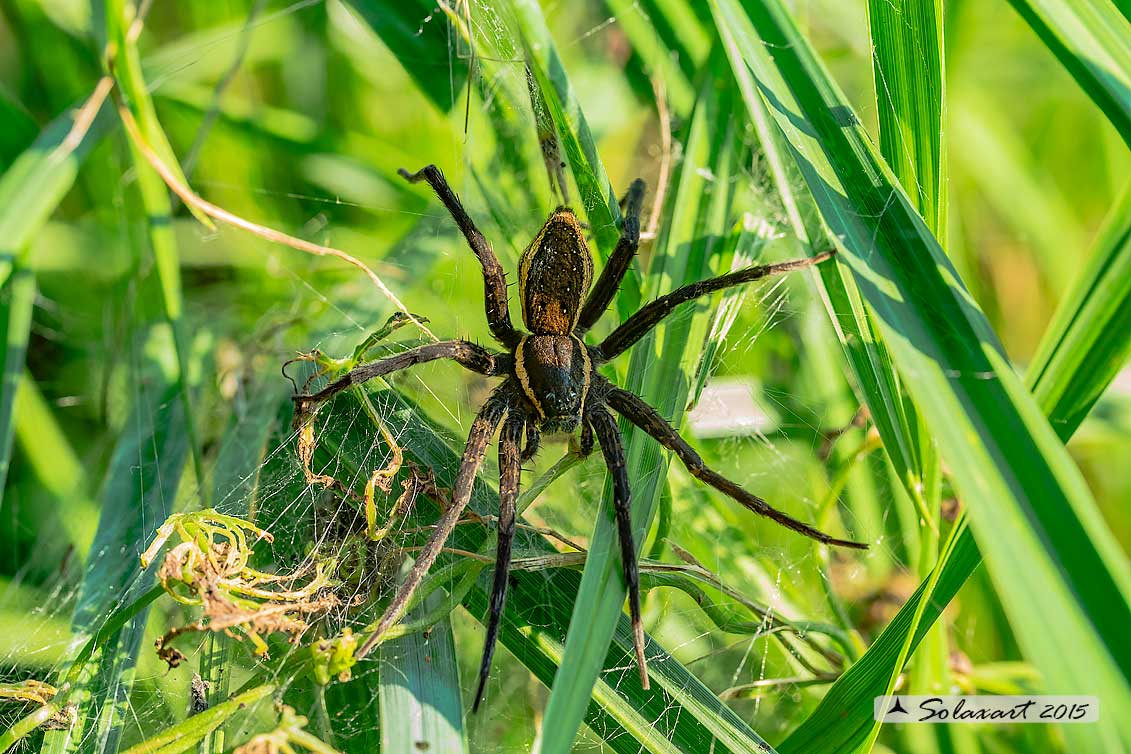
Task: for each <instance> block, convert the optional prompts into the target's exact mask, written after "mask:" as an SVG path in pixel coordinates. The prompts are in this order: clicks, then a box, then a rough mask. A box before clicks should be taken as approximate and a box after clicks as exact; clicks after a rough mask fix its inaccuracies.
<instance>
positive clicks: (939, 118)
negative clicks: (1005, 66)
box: [868, 0, 946, 238]
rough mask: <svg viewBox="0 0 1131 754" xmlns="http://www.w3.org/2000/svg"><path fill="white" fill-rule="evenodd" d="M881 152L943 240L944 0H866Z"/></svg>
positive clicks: (929, 224)
mask: <svg viewBox="0 0 1131 754" xmlns="http://www.w3.org/2000/svg"><path fill="white" fill-rule="evenodd" d="M868 30H869V32H870V34H871V38H872V50H873V57H872V70H873V73H874V76H875V88H876V112H877V114H878V116H879V121H880V154H882V155H883V157H884V160H885V161H887V164H888V166H889V167H891V170H892V173H894V174H895V176H896V178H898V179H899V183H900V185H901V186H903V188H904V191H906V192H907V195H908V197H909V198H910V200H911V203H912V204H913V205H914V206H915V208H916V209H918V210H919V214H920V215H922V217H923V220H924V221H925V222H926V223H927V227H928V228H930V229H931V231H932V232H933V233H934V234H935V236H936V237H938V238H941V237H942V236H941V231H942V230H943V229H944V228H945V227H946V207H945V202H946V193H945V192H946V170H945V165H946V149H945V146H944V143H943V126H944V122H945V121H944V111H945V100H944V99H943V89H944V83H943V47H942V5H941V4H940V3H938V2H936V1H935V0H896V2H883V1H882V0H880V1H879V2H877V0H869V2H868Z"/></svg>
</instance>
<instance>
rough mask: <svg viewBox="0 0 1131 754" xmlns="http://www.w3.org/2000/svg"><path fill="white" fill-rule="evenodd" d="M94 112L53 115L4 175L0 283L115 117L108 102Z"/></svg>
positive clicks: (0, 210) (0, 187)
mask: <svg viewBox="0 0 1131 754" xmlns="http://www.w3.org/2000/svg"><path fill="white" fill-rule="evenodd" d="M103 94H104V93H103ZM89 115H91V116H93V119H92V120H91V121H90V122H89V124H82V123H80V122H79V121H78V118H79V116H80V112H79V111H70V110H69V111H68V112H66V113H65V114H63V115H60V116H59V117H58V118H56V119H55V120H53V121H51V123H50V124H49V125H48V126H47V127H46V128H45V129H44V130H43V132H42V133H41V134H40V135H39V138H37V139H36V140H35V142H34V143H33V144H32V145H31V146H30V147H28V148H27V149H26V150H25V151H24V152H23V154H21V155H20V156H19V157H18V158H17V159H16V161H15V162H14V163H12V166H11V167H9V168H8V170H7V171H5V173H4V175H3V177H2V178H0V283H3V282H5V281H7V279H8V277H9V276H10V275H11V274H12V265H13V263H14V260H15V259H16V258H17V257H19V256H20V255H21V254H23V253H25V251H26V249H27V248H28V246H29V245H30V243H31V240H32V238H33V237H34V236H35V234H36V233H37V232H38V231H39V229H40V228H41V227H43V224H44V223H45V222H47V218H48V217H50V215H51V213H52V212H54V211H55V208H56V207H57V206H59V202H61V201H62V200H63V197H64V196H65V195H66V194H67V192H68V191H70V190H71V186H73V185H74V182H75V176H76V175H77V174H78V170H79V166H80V165H81V164H82V162H83V160H84V159H85V158H86V156H87V155H88V154H89V153H90V150H91V149H93V148H94V145H95V144H97V143H98V141H99V140H100V139H101V138H102V137H103V136H105V135H106V133H107V132H108V131H109V130H110V128H111V126H112V124H113V123H114V119H113V117H112V115H111V112H110V107H109V106H108V105H106V104H105V103H104V102H103V103H101V104H99V103H98V102H95V105H94V111H93V112H91V113H89Z"/></svg>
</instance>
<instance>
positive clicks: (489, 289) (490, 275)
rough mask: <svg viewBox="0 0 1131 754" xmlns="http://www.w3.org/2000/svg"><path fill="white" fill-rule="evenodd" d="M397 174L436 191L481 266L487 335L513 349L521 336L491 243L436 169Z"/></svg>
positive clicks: (433, 166)
mask: <svg viewBox="0 0 1131 754" xmlns="http://www.w3.org/2000/svg"><path fill="white" fill-rule="evenodd" d="M398 172H399V173H400V174H401V177H403V178H404V179H405V180H406V181H408V182H409V183H419V182H420V181H426V182H427V183H428V185H429V186H431V187H432V190H433V191H435V192H436V196H438V197H439V198H440V201H441V202H443V203H444V206H445V207H447V209H448V213H449V214H451V216H452V219H453V220H455V221H456V225H458V226H459V229H460V231H461V232H462V233H463V237H464V238H466V239H467V245H468V246H470V247H471V250H472V251H473V252H475V256H476V257H478V258H479V263H480V264H481V265H482V266H483V292H484V299H485V304H486V309H487V325H488V326H489V327H490V328H491V335H493V336H494V337H495V339H496V340H498V341H499V342H500V343H502V344H503V345H505V346H506V347H507V348H514V347H515V346H516V345H518V341H519V339H520V338H521V337H522V334H521V333H519V331H518V330H516V329H514V325H512V324H511V316H510V311H509V310H508V308H507V279H506V274H505V273H504V272H503V266H502V265H501V264H499V259H498V257H496V256H495V252H494V251H493V250H492V249H491V244H489V243H488V242H487V239H486V238H485V237H484V236H483V234H482V233H480V232H479V228H477V227H475V222H474V221H473V220H472V219H471V217H470V216H469V215H468V214H467V210H465V209H464V208H463V205H462V204H461V203H460V200H459V197H458V196H456V192H455V191H453V190H452V187H451V186H449V185H448V181H447V180H446V179H445V178H444V174H443V173H441V172H440V169H439V168H438V167H436V166H435V165H425V166H424V167H423V168H421V169H420V170H418V171H417V172H415V173H410V172H408V171H407V170H405V169H404V168H401V169H400V170H399V171H398Z"/></svg>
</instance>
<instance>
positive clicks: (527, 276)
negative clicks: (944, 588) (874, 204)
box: [295, 165, 867, 709]
mask: <svg viewBox="0 0 1131 754" xmlns="http://www.w3.org/2000/svg"><path fill="white" fill-rule="evenodd" d="M400 174H401V175H402V176H403V177H404V178H405V179H407V180H408V181H410V182H412V183H417V182H419V181H422V180H423V181H427V183H428V185H430V186H431V187H432V189H433V190H434V191H435V192H436V195H437V196H438V197H439V198H440V201H442V202H443V203H444V206H445V207H447V209H448V212H450V213H451V215H452V218H453V219H454V220H455V221H456V224H457V225H458V226H459V229H460V230H461V231H462V232H463V235H464V237H465V238H466V239H467V243H468V244H469V245H470V246H471V250H472V251H473V252H475V256H476V257H478V258H479V262H480V264H482V266H483V285H484V291H485V297H486V309H487V324H488V325H489V326H490V329H491V335H492V336H494V338H495V339H496V340H497V341H499V342H500V343H502V344H503V346H505V347H506V349H507V351H506V352H505V353H497V352H492V351H489V350H487V349H486V348H483V347H482V346H479V345H477V344H475V343H471V342H468V341H466V340H448V341H442V342H439V343H431V344H428V345H424V346H420V347H418V348H413V349H411V350H408V351H405V352H404V353H400V354H397V355H396V356H390V357H389V358H386V359H381V360H380V361H375V362H373V363H370V364H365V365H363V366H360V367H357V368H356V369H354V370H352V371H350V372H349V373H347V374H346V375H345V376H343V377H342V378H340V379H338V380H337V381H335V382H334V383H333V384H331V385H330V386H328V387H327V388H325V389H324V390H321V391H320V392H317V393H314V394H313V395H296V396H295V402H296V404H297V408H298V410H299V411H300V412H302V413H304V414H305V413H306V412H308V411H309V410H310V408H311V407H312V406H315V405H317V404H319V403H321V402H323V401H326V400H327V399H329V398H330V397H332V396H334V395H336V394H337V393H340V392H341V391H343V390H346V389H347V388H350V387H352V386H354V385H360V384H361V383H363V382H366V381H367V380H371V379H373V378H374V377H381V376H383V375H386V374H389V373H391V372H395V371H397V370H399V369H404V368H405V367H410V366H412V365H414V364H420V363H422V362H425V361H433V360H435V359H452V360H453V361H456V362H458V363H459V364H461V365H463V366H464V367H466V368H467V369H470V370H471V371H473V372H478V373H479V374H482V375H486V376H488V377H502V378H504V379H503V383H502V384H501V385H499V386H498V387H497V388H495V390H494V392H492V393H491V395H490V397H489V398H488V399H487V401H486V402H485V403H484V404H483V407H482V408H481V409H480V410H479V413H478V415H477V416H476V417H475V421H474V423H473V424H472V426H471V432H470V436H469V437H468V440H467V445H466V447H465V449H464V452H463V459H462V461H461V462H460V467H459V471H458V473H457V475H456V481H455V486H454V489H453V491H452V505H451V506H450V507H449V508H448V509H447V510H446V511H444V513H443V515H442V516H441V518H440V521H439V523H438V524H437V525H436V529H435V532H434V533H433V534H432V537H431V539H429V540H428V543H427V544H426V545H425V546H424V548H423V549H422V550H421V551H420V553H419V554H418V556H417V559H416V562H415V564H414V565H413V567H412V570H411V571H410V572H409V574H408V577H407V578H406V579H405V581H404V583H403V585H402V586H401V588H400V590H399V592H398V593H397V595H396V597H394V599H393V601H392V603H391V604H390V605H389V607H388V608H387V609H386V611H385V614H384V615H383V616H382V618H381V620H380V621H379V623H378V625H377V628H376V630H375V631H374V632H373V633H372V634H371V635H370V637H369V639H368V640H367V641H366V642H365V644H364V645H362V647H361V649H360V650H358V653H357V656H358V657H362V656H364V655H365V654H366V653H368V652H369V650H370V649H372V648H373V647H374V646H376V644H377V642H378V641H379V640H380V638H381V636H382V635H383V634H384V633H385V632H386V631H387V630H388V629H389V628H390V627H391V626H392V625H393V624H394V623H395V622H396V621H397V620H398V619H399V618H400V615H401V613H402V612H403V611H404V609H405V607H406V605H407V604H408V600H409V598H410V597H411V596H412V593H413V591H414V590H415V589H416V587H417V586H418V585H419V584H420V582H421V580H422V579H423V578H424V576H425V575H426V574H427V573H428V569H429V568H430V567H431V566H432V563H433V561H435V560H436V557H437V555H439V554H440V551H441V549H442V548H443V546H444V543H445V541H446V540H447V538H448V536H449V535H450V534H451V533H452V530H453V528H454V527H455V525H456V522H457V521H458V520H459V518H460V515H461V514H462V512H463V509H464V507H465V506H466V505H467V503H468V500H469V499H470V497H471V489H472V484H473V483H474V481H475V475H476V473H477V472H478V470H479V467H480V466H481V465H482V463H483V456H484V454H485V452H486V449H487V445H488V443H489V442H490V441H491V437H492V436H493V435H494V434H495V430H496V429H498V427H499V425H500V424H501V425H502V432H501V433H500V438H499V477H500V478H499V529H498V550H497V555H496V558H495V578H494V585H493V587H492V590H491V599H490V608H489V610H490V615H489V618H488V622H487V638H486V645H485V647H484V649H483V658H482V661H481V664H480V668H479V685H478V687H477V689H476V692H475V701H474V706H473V709H478V707H479V702H480V700H481V699H482V697H483V692H484V688H485V686H486V682H487V676H488V673H489V671H490V668H491V658H492V655H493V654H494V650H495V640H496V638H497V636H498V631H499V621H500V619H501V617H502V612H503V604H504V601H505V599H506V592H507V569H508V567H509V564H510V558H511V541H512V539H513V537H514V530H515V499H516V498H517V496H518V486H519V475H520V473H521V464H522V462H523V461H526V460H529V459H530V458H531V457H533V456H534V454H535V453H536V452H537V451H538V441H539V437H540V434H541V433H542V432H555V433H570V434H572V433H574V432H576V431H578V429H579V428H580V431H581V440H580V446H581V452H582V453H583V454H588V453H590V452H591V451H592V449H593V442H594V438H596V441H597V442H598V443H599V444H600V446H601V452H602V454H603V455H604V457H605V463H606V464H607V466H608V468H609V473H610V474H612V477H613V506H614V508H615V510H616V522H617V531H618V533H619V536H620V545H621V558H622V563H623V569H624V579H625V582H627V585H628V600H629V609H630V612H631V616H632V629H633V639H634V643H635V648H636V659H637V663H638V665H639V669H640V680H641V682H642V683H643V684H644V688H648V675H647V669H646V665H645V660H644V631H643V628H642V627H641V624H640V584H639V577H638V573H637V563H636V548H635V546H634V544H633V536H632V528H631V524H630V521H629V483H628V472H627V469H626V467H625V457H624V446H623V442H622V439H621V434H620V431H619V429H618V428H617V423H616V420H615V419H614V418H613V414H612V413H611V412H610V411H609V409H610V408H611V409H613V410H614V411H616V412H617V413H618V414H620V415H621V416H623V417H625V418H626V419H628V420H629V421H630V422H632V423H633V424H635V425H636V426H638V427H640V428H641V429H643V430H644V431H645V432H647V433H648V434H650V435H651V436H652V437H654V438H656V440H657V441H658V442H659V443H660V444H661V445H663V446H664V447H665V448H667V449H668V450H670V451H672V452H673V453H675V454H676V455H677V456H678V457H679V459H680V460H681V461H682V462H683V464H684V465H685V466H686V467H687V470H688V471H689V472H691V474H692V475H693V476H694V477H696V478H697V479H699V480H701V481H703V482H706V483H707V484H709V485H711V486H712V487H714V488H715V489H717V490H719V491H720V492H723V493H724V494H726V495H728V496H729V497H731V498H733V499H734V500H736V501H738V502H739V503H741V504H742V505H743V506H745V507H746V508H749V509H750V510H752V511H753V512H755V513H757V514H759V515H762V516H767V517H769V518H772V519H773V520H774V521H777V522H778V523H779V524H781V525H782V526H785V527H788V528H790V529H793V530H794V531H796V532H799V533H801V534H803V535H805V536H807V537H811V538H813V539H816V540H818V541H820V542H824V543H826V544H830V545H840V546H844V547H854V548H859V549H864V548H866V547H867V545H864V544H862V543H859V542H852V541H849V540H844V539H836V538H834V537H831V536H829V535H828V534H825V533H824V532H821V531H819V530H817V529H815V528H813V527H811V526H809V525H808V524H804V523H802V522H801V521H798V520H797V519H795V518H792V517H790V516H788V515H786V514H785V513H782V512H781V511H779V510H777V509H775V508H772V507H771V506H770V505H769V504H768V503H767V502H766V501H765V500H762V498H760V497H758V496H757V495H753V494H751V493H749V492H747V491H746V490H744V489H742V487H740V486H739V485H737V484H735V483H734V482H732V481H730V480H729V479H726V478H725V477H723V476H722V475H721V474H719V473H717V472H715V471H712V470H711V469H709V468H708V467H707V465H706V464H704V463H703V459H702V458H700V457H699V454H698V453H696V452H695V450H694V449H693V448H692V447H691V446H690V445H688V444H687V442H685V441H684V440H683V439H682V438H681V437H680V436H679V434H677V433H676V431H675V429H673V428H672V426H671V425H670V424H669V423H668V422H667V420H666V419H664V417H663V416H661V415H660V413H659V412H658V411H656V409H654V408H652V407H651V406H649V405H648V404H647V403H645V402H644V401H643V400H641V399H640V398H638V397H637V396H635V395H633V394H632V393H629V392H627V391H625V390H622V389H620V388H619V387H617V386H616V385H614V384H612V383H611V382H609V381H608V380H606V379H605V378H603V377H601V376H600V375H599V374H598V373H597V367H598V366H600V365H601V364H604V363H605V362H607V361H609V360H611V359H614V358H616V357H617V356H619V355H620V354H622V353H624V352H625V351H626V350H628V349H629V348H630V347H631V346H632V345H633V344H634V343H636V341H638V340H640V339H641V338H642V337H644V335H645V334H647V333H648V331H649V330H651V329H652V328H653V327H655V326H656V325H657V324H658V323H659V322H660V321H661V320H662V319H664V318H665V317H667V316H668V315H669V314H671V313H672V312H673V311H674V310H675V309H676V307H678V306H679V305H680V304H683V303H686V302H688V301H691V300H692V299H695V298H698V297H699V296H703V295H705V294H708V293H712V292H714V291H718V290H721V289H723V288H729V287H731V286H735V285H741V284H742V283H747V282H750V281H752V280H757V279H759V278H763V277H767V276H769V275H775V274H777V273H781V272H788V271H790V270H796V269H800V268H802V267H808V266H809V265H813V264H817V263H818V262H822V261H824V260H826V259H829V258H830V257H831V256H832V254H833V253H832V252H825V253H823V254H818V255H817V256H815V257H812V258H809V259H798V260H795V261H791V262H783V263H781V264H771V265H762V266H757V267H747V268H746V269H743V270H739V271H737V272H731V273H729V274H726V275H721V276H719V277H716V278H712V279H710V280H704V281H701V282H698V283H692V284H690V285H686V286H684V287H682V288H678V289H676V290H674V291H672V292H671V293H669V294H667V295H664V296H661V297H660V298H658V299H656V300H655V301H652V302H651V303H649V304H647V305H645V306H644V307H643V308H641V309H640V310H639V311H637V312H636V313H635V314H633V315H632V316H631V317H629V318H628V320H627V321H626V322H624V323H623V324H621V326H620V327H618V328H617V329H615V330H614V331H613V332H612V333H611V334H610V335H609V336H608V337H606V338H605V339H604V340H603V341H602V342H601V343H600V344H599V345H596V346H592V345H587V344H586V343H585V342H584V341H583V340H582V338H583V337H584V336H585V333H586V332H587V331H588V330H589V328H591V327H592V326H593V325H594V323H596V322H597V320H598V319H599V318H600V317H601V315H602V314H604V312H605V309H606V308H607V307H608V306H609V303H610V302H611V301H612V299H613V296H614V294H615V293H616V291H617V287H618V286H619V285H620V282H621V279H622V278H623V277H624V275H625V273H626V272H627V270H628V266H629V264H630V262H631V261H632V257H633V256H634V255H635V254H636V248H637V245H638V243H639V239H640V206H641V203H642V202H643V198H644V182H643V181H641V180H639V179H638V180H636V181H634V182H633V184H632V186H631V187H630V188H629V190H628V194H627V195H626V197H625V199H624V200H623V202H622V205H623V206H624V210H625V214H624V225H623V229H622V233H621V237H620V240H619V241H618V243H617V246H616V249H615V250H614V251H613V254H612V256H610V257H609V260H608V262H607V263H606V265H605V269H604V270H603V271H602V272H601V277H600V278H598V279H597V284H596V285H595V286H593V289H592V290H591V291H590V290H589V286H590V283H591V282H592V279H593V258H592V255H591V253H590V251H589V246H588V244H587V243H586V241H585V236H584V234H583V232H582V227H581V224H580V223H579V222H578V220H577V217H576V216H575V215H574V214H573V211H572V210H570V209H569V208H568V207H559V208H558V209H556V210H555V211H554V212H553V214H551V215H550V217H549V219H548V220H546V223H545V225H543V226H542V230H540V231H539V232H538V235H537V236H535V237H534V240H533V241H532V242H531V244H530V246H528V247H527V248H526V250H525V251H524V252H523V254H522V260H521V262H520V266H519V279H518V283H519V298H520V299H521V300H522V321H523V323H524V324H525V325H526V326H527V328H529V330H530V334H529V335H528V334H526V333H524V332H522V331H521V330H518V329H516V328H515V327H514V325H512V324H511V319H510V314H509V312H508V310H507V284H506V278H505V275H504V273H503V268H502V266H501V265H500V264H499V260H498V259H497V258H496V257H495V253H494V252H493V251H492V250H491V246H490V245H489V244H488V243H487V239H485V238H484V237H483V234H482V233H480V232H479V230H478V229H477V228H476V227H475V223H474V222H472V220H471V218H470V217H469V216H468V215H467V212H466V211H465V210H464V208H463V205H461V204H460V201H459V199H458V198H457V197H456V195H455V192H454V191H452V189H451V187H450V186H449V185H448V183H447V181H446V180H444V176H443V174H442V173H441V172H440V170H439V169H438V168H437V167H436V166H435V165H428V166H427V167H425V168H424V169H423V170H421V171H419V172H417V173H412V174H410V173H409V172H408V171H406V170H403V169H402V170H401V171H400ZM586 292H588V293H589V296H588V298H585V294H586Z"/></svg>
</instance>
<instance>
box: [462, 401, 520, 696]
mask: <svg viewBox="0 0 1131 754" xmlns="http://www.w3.org/2000/svg"><path fill="white" fill-rule="evenodd" d="M526 423H527V422H526V417H524V416H523V415H522V414H520V413H512V414H510V415H509V416H508V417H507V420H506V421H505V422H504V423H503V430H502V432H501V433H500V435H499V531H498V537H499V539H498V543H497V545H496V547H495V580H494V582H493V583H492V585H491V600H490V603H489V604H490V606H489V608H488V619H487V638H486V640H485V642H484V645H483V657H482V659H481V660H480V661H479V685H478V686H477V687H476V689H475V701H474V702H472V703H471V711H472V712H473V713H474V712H478V711H479V703H480V702H481V701H483V692H484V690H486V688H487V676H488V675H489V674H490V673H491V658H492V657H494V655H495V641H496V640H497V639H498V638H499V623H500V622H501V621H502V618H503V607H504V606H505V605H506V601H507V577H508V571H509V570H510V562H511V543H512V542H513V541H514V520H515V499H516V498H517V497H518V484H519V477H520V476H521V473H522V461H521V457H520V452H519V443H520V442H521V441H522V430H523V426H524V425H526Z"/></svg>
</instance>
